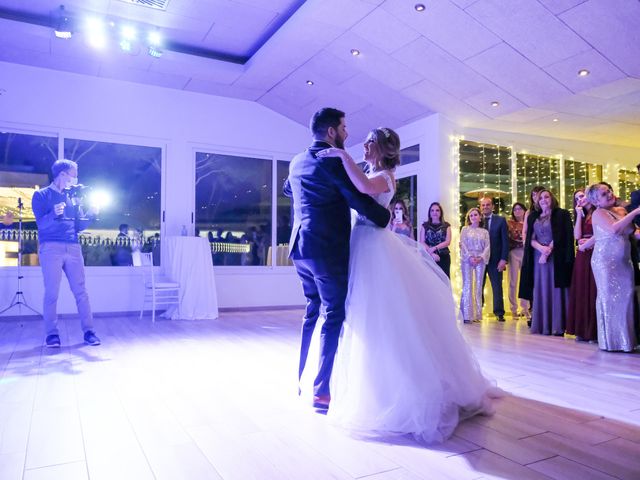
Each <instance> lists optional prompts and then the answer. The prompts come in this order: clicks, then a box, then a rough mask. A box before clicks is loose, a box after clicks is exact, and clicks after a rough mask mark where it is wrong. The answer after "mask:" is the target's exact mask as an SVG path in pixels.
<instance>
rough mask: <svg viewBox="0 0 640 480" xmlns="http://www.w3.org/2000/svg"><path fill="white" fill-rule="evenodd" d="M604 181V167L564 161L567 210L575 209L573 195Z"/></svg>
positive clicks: (565, 204)
mask: <svg viewBox="0 0 640 480" xmlns="http://www.w3.org/2000/svg"><path fill="white" fill-rule="evenodd" d="M601 181H602V165H596V164H593V163H586V162H578V161H575V160H565V161H564V205H563V207H564V208H566V209H569V210H570V209H571V208H573V194H574V192H575V191H576V190H579V189H585V188H587V187H588V186H589V185H593V184H594V183H598V182H601Z"/></svg>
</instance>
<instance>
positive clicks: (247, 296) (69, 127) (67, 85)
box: [0, 62, 310, 314]
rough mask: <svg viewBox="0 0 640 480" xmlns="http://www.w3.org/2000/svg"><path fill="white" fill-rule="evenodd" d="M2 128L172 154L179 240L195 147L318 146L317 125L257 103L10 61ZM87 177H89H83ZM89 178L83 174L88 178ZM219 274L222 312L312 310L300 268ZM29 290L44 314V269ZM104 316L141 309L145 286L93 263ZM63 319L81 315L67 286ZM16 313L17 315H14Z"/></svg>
mask: <svg viewBox="0 0 640 480" xmlns="http://www.w3.org/2000/svg"><path fill="white" fill-rule="evenodd" d="M0 88H2V89H4V90H5V92H3V93H2V95H0V128H2V127H4V128H7V129H12V130H18V131H23V132H25V133H38V132H50V133H60V134H62V135H64V136H67V137H71V138H86V139H91V140H99V141H111V142H117V143H130V144H137V145H152V146H160V147H162V148H163V149H164V156H165V157H164V158H165V165H164V171H163V184H164V191H163V200H162V202H163V209H164V210H165V211H166V224H165V226H164V231H165V233H166V234H168V235H178V234H179V233H180V228H181V225H183V224H186V225H190V224H191V212H192V211H193V209H194V203H195V196H194V173H193V172H194V169H193V163H194V148H196V147H204V148H207V149H208V150H212V151H224V152H236V153H238V154H255V155H261V156H266V157H271V158H276V159H280V160H289V159H290V158H291V157H292V156H293V155H294V154H296V153H297V152H299V151H301V150H302V149H304V148H305V147H306V146H307V145H308V143H309V142H310V135H309V133H308V131H307V129H306V128H305V127H303V126H301V125H299V124H297V123H295V122H292V121H291V120H289V119H287V118H285V117H283V116H281V115H279V114H277V113H275V112H273V111H271V110H269V109H267V108H266V107H263V106H261V105H259V104H257V103H255V102H250V101H245V100H237V99H230V98H222V97H215V96H211V95H202V94H197V93H191V92H183V91H179V90H172V89H166V88H160V87H153V86H146V85H139V84H135V83H128V82H122V81H117V80H110V79H102V78H96V77H89V76H84V75H78V74H72V73H65V72H60V71H54V70H47V69H40V68H35V67H28V66H23V65H16V64H11V63H4V62H0ZM81 173H82V172H81ZM81 176H82V175H81ZM254 268H255V270H253V269H247V268H244V269H238V268H234V267H220V268H216V280H217V284H218V301H219V303H220V306H221V307H243V306H271V305H302V304H303V303H304V299H303V296H302V293H301V289H300V286H299V283H298V279H297V276H296V274H295V272H294V271H293V269H292V268H275V269H273V268H269V267H254ZM15 270H16V269H15V268H12V267H5V268H1V269H0V308H2V306H3V305H6V304H9V302H10V301H11V298H12V296H13V294H14V293H15V291H16V280H15V279H16V272H15ZM23 272H24V276H25V279H24V282H23V291H24V294H25V296H26V297H27V301H28V303H29V304H30V305H32V306H34V307H36V308H37V309H38V310H40V309H41V303H42V279H41V276H40V269H39V268H38V267H30V268H24V269H23ZM87 284H88V288H89V294H90V296H91V303H92V306H93V309H94V311H95V312H115V311H134V310H136V309H138V308H139V304H140V298H141V291H142V290H141V288H142V287H141V284H140V279H139V277H138V276H137V274H136V272H135V270H133V269H129V268H126V267H114V268H111V267H88V268H87ZM59 312H60V313H73V312H75V305H74V302H73V298H72V296H71V294H70V292H69V291H68V288H67V287H66V286H63V288H62V290H61V297H60V301H59ZM8 313H11V314H15V310H12V311H11V312H8Z"/></svg>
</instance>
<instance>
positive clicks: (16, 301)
mask: <svg viewBox="0 0 640 480" xmlns="http://www.w3.org/2000/svg"><path fill="white" fill-rule="evenodd" d="M23 206H24V205H23V203H22V199H21V198H20V197H18V290H17V291H16V293H15V295H14V296H13V300H11V303H10V304H9V306H8V307H7V308H5V309H4V310H0V314H2V313H4V312H6V311H7V310H11V309H12V308H13V307H16V306H17V307H18V314H19V315H22V307H23V306H24V307H25V308H28V309H29V310H31V311H32V312H33V313H35V314H36V315H41V313H40V312H38V311H37V310H35V309H34V308H32V307H30V306H29V304H28V303H27V301H26V300H25V298H24V294H23V293H22V278H23V277H22V208H23Z"/></svg>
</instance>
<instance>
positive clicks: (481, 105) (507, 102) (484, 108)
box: [464, 85, 526, 118]
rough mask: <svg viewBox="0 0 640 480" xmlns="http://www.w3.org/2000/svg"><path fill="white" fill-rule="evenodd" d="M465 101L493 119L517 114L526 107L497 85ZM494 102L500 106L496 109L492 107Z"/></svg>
mask: <svg viewBox="0 0 640 480" xmlns="http://www.w3.org/2000/svg"><path fill="white" fill-rule="evenodd" d="M464 101H465V103H468V104H469V105H471V106H472V107H473V108H475V109H476V110H478V111H479V112H482V113H484V114H485V115H486V116H488V117H492V118H495V117H498V116H500V115H505V114H507V113H511V112H516V111H518V110H521V109H523V108H525V107H526V106H525V105H524V104H523V103H522V102H520V101H519V100H518V99H517V98H514V97H512V96H511V95H509V94H508V93H507V92H505V91H504V90H502V89H501V88H499V87H496V86H495V85H492V86H491V88H490V89H488V90H485V91H483V92H482V93H479V94H477V95H473V96H471V97H469V98H465V100H464ZM493 102H498V104H499V105H498V106H497V107H494V106H493V105H492V103H493Z"/></svg>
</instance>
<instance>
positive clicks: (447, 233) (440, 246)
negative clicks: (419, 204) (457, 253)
mask: <svg viewBox="0 0 640 480" xmlns="http://www.w3.org/2000/svg"><path fill="white" fill-rule="evenodd" d="M428 218H429V219H428V220H427V221H426V222H424V223H423V224H422V225H421V226H420V233H419V235H418V238H419V241H420V243H421V244H423V245H424V246H425V248H426V249H427V252H429V253H430V254H431V256H432V257H433V259H434V260H435V261H436V263H437V264H438V266H439V267H440V268H441V269H442V271H443V272H444V273H445V274H446V275H447V277H449V278H450V277H451V253H450V252H449V245H450V244H451V225H449V223H448V222H445V220H444V213H443V211H442V205H440V204H439V203H438V202H433V203H432V204H431V205H429V217H428Z"/></svg>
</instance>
